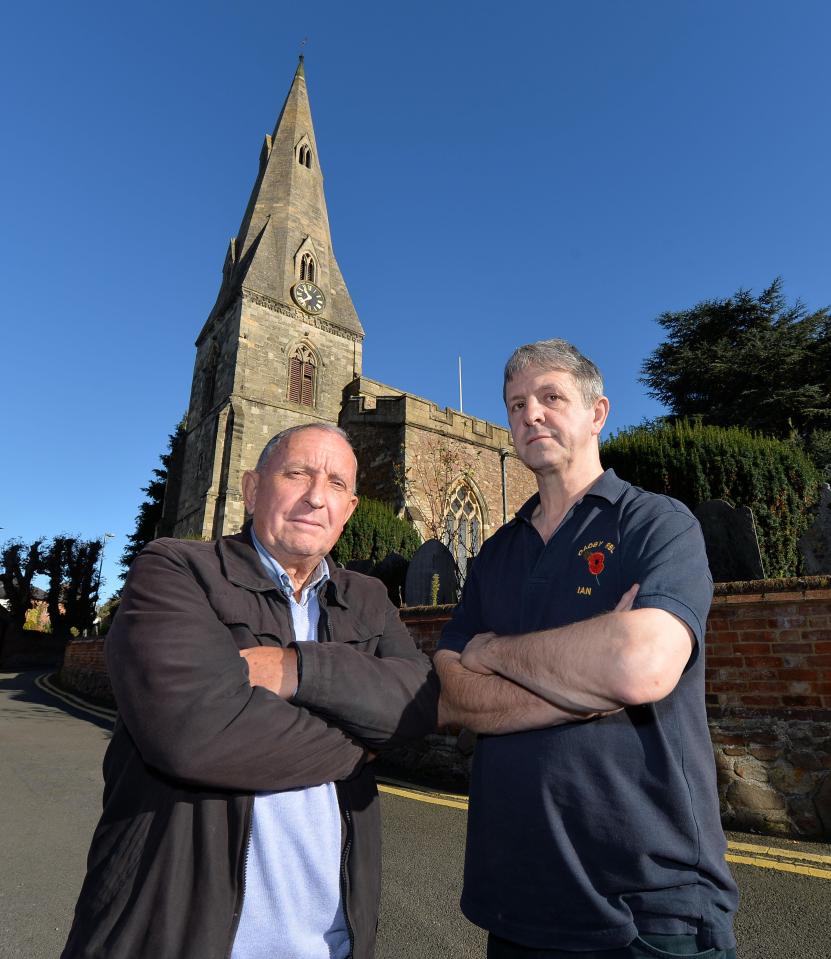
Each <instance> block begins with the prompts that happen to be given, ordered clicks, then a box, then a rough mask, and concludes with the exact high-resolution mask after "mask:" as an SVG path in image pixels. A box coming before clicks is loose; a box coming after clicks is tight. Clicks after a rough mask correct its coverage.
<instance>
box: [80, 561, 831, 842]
mask: <svg viewBox="0 0 831 959" xmlns="http://www.w3.org/2000/svg"><path fill="white" fill-rule="evenodd" d="M451 610H452V607H451V606H436V607H410V608H406V607H405V608H403V609H402V610H401V618H402V619H403V621H404V623H405V624H406V626H407V628H408V629H409V631H410V635H411V636H412V637H413V639H414V641H415V642H416V645H417V646H418V647H419V648H420V649H422V650H423V651H424V652H425V653H427V654H428V655H432V653H433V652H434V651H435V648H436V645H437V643H438V640H439V637H440V635H441V630H442V627H443V625H444V623H445V622H446V621H447V619H448V618H449V616H450V613H451ZM705 645H706V650H707V669H706V698H707V713H708V719H709V724H710V734H711V737H712V740H713V751H714V755H715V761H716V767H717V769H718V777H719V797H720V800H721V810H722V818H723V820H724V823H725V825H726V826H728V827H735V828H739V829H745V830H752V831H756V832H760V833H764V834H774V835H790V836H801V837H804V838H814V839H826V840H828V839H831V579H829V577H811V578H808V579H804V580H778V581H762V582H757V583H739V584H736V583H722V584H718V585H717V586H716V596H715V598H714V600H713V608H712V612H711V614H710V619H709V621H708V626H707V637H706V641H705ZM102 648H103V641H102V640H100V639H95V640H83V639H78V640H73V641H71V642H70V643H69V645H68V646H67V650H66V657H65V660H64V666H63V669H62V672H61V679H62V682H63V684H64V685H65V686H67V687H68V688H71V689H76V690H77V691H79V692H81V693H82V694H85V695H90V696H93V697H95V698H97V699H99V700H101V701H107V698H108V690H109V682H108V679H107V676H106V667H105V664H104V658H103V650H102ZM109 695H111V694H109ZM392 758H393V761H394V765H395V766H396V767H398V768H401V769H403V770H409V771H411V772H417V773H419V774H422V775H425V776H428V777H436V778H441V779H443V780H445V781H446V780H448V779H449V780H451V781H454V782H457V783H458V784H459V785H463V784H464V782H465V781H466V777H467V775H468V771H469V756H468V755H467V754H466V753H465V752H461V751H459V749H457V746H456V737H455V736H445V735H440V734H436V735H435V736H431V737H428V739H427V741H426V743H424V744H420V745H419V744H416V745H414V746H412V747H408V748H407V749H405V750H401V751H399V752H398V753H397V754H396V755H395V756H394V757H392Z"/></svg>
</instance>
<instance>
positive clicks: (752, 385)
mask: <svg viewBox="0 0 831 959" xmlns="http://www.w3.org/2000/svg"><path fill="white" fill-rule="evenodd" d="M658 322H659V323H660V324H661V326H662V327H663V328H664V329H665V330H666V331H667V333H668V339H667V341H666V342H664V343H662V344H661V345H660V346H659V347H658V348H657V349H656V350H655V351H654V352H653V353H652V354H651V356H650V357H649V358H648V359H647V360H646V361H645V362H644V364H643V368H642V373H643V376H642V377H641V382H643V383H644V384H646V386H647V387H648V392H649V393H650V395H651V396H654V397H656V398H657V399H659V400H660V401H661V402H662V403H664V404H665V405H666V406H667V407H668V408H669V409H670V410H671V412H672V414H673V415H674V416H678V417H683V416H687V417H698V418H700V419H701V421H702V422H703V423H706V424H713V425H716V426H740V427H744V428H747V429H751V430H756V431H759V432H761V433H765V434H768V435H771V436H777V437H779V438H780V439H787V438H789V437H790V436H791V435H792V434H793V433H794V432H796V433H797V434H798V435H799V436H800V437H801V438H802V439H807V438H808V437H810V435H811V434H812V433H813V432H814V431H816V430H821V429H823V428H828V427H831V312H829V308H828V307H825V308H823V309H820V310H816V311H814V312H810V313H809V312H808V311H807V310H806V309H805V307H804V306H803V305H802V303H800V302H799V301H797V302H796V303H794V304H793V305H790V306H789V305H788V304H787V303H786V302H785V297H784V296H783V294H782V280H781V278H777V279H775V280H774V281H773V283H771V285H770V286H769V287H768V288H767V289H766V290H764V291H763V292H762V293H760V294H759V296H758V297H754V296H753V295H752V294H751V292H750V291H749V290H739V291H738V292H737V293H736V294H735V295H734V296H732V297H729V298H728V299H725V300H707V301H704V302H701V303H698V304H696V305H695V306H693V307H692V308H691V309H688V310H682V311H680V312H677V313H664V314H662V315H661V316H659V317H658ZM818 465H821V466H822V465H825V464H818Z"/></svg>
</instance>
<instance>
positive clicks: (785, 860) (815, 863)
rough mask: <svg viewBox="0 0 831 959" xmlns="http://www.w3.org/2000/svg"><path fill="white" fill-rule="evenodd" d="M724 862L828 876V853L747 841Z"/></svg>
mask: <svg viewBox="0 0 831 959" xmlns="http://www.w3.org/2000/svg"><path fill="white" fill-rule="evenodd" d="M378 789H379V790H380V791H381V792H384V793H388V794H389V795H391V796H400V797H402V798H403V799H415V800H416V801H418V802H426V803H432V804H433V805H436V806H449V807H450V808H451V809H465V810H466V809H467V796H456V795H454V794H452V793H443V792H436V791H432V790H429V789H413V788H412V787H410V786H407V784H406V783H399V782H396V781H395V780H392V779H387V780H385V782H383V783H381V784H379V786H378ZM724 858H725V859H726V860H727V861H728V862H735V863H740V864H741V865H744V866H756V867H757V868H759V869H776V870H778V871H779V872H791V873H798V874H799V875H800V876H811V877H812V878H814V879H831V856H820V855H818V854H817V853H813V852H800V851H799V850H797V849H793V850H792V849H780V848H779V847H778V846H755V845H752V844H751V843H747V842H728V843H727V853H726V855H725V857H724Z"/></svg>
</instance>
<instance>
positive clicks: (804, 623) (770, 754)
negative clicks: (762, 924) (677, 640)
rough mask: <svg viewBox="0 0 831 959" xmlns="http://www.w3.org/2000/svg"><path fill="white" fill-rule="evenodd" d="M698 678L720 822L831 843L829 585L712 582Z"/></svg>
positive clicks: (819, 580)
mask: <svg viewBox="0 0 831 959" xmlns="http://www.w3.org/2000/svg"><path fill="white" fill-rule="evenodd" d="M737 587H738V588H740V587H745V589H746V590H748V591H743V592H736V591H735V590H736V588H737ZM749 590H753V592H749ZM706 676H707V679H706V696H707V712H708V717H709V722H710V733H711V736H712V739H713V748H714V752H715V758H716V766H717V768H718V776H719V796H720V799H721V807H722V816H723V819H724V821H725V823H727V824H728V825H730V826H734V827H736V828H740V829H751V830H757V831H759V832H762V833H767V834H782V835H798V836H806V837H813V838H824V839H829V838H831V581H829V578H828V577H810V578H807V579H805V580H801V581H800V580H772V581H762V582H760V583H746V584H732V583H726V584H719V585H717V586H716V596H715V598H714V601H713V607H712V610H711V613H710V618H709V620H708V630H707V674H706Z"/></svg>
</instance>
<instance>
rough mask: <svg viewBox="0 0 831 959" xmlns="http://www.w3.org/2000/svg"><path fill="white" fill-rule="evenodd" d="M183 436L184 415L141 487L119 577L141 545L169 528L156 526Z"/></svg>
mask: <svg viewBox="0 0 831 959" xmlns="http://www.w3.org/2000/svg"><path fill="white" fill-rule="evenodd" d="M184 437H185V419H184V417H183V418H182V420H181V421H180V422H179V424H178V425H177V427H176V429H175V431H174V432H173V433H171V434H170V436H168V438H167V449H166V450H165V452H164V453H162V455H161V456H160V457H159V460H160V466H159V467H158V468H157V469H154V470H153V478H152V479H151V480H150V482H149V483H148V484H147V486H143V487H142V489H141V491H142V493H144V494H145V495H146V499H145V500H144V502H142V503H141V505H140V506H139V511H138V515H137V516H136V528H135V529H134V530H133V532H132V533H131V534H130V535H129V536H128V537H127V545H126V546H125V547H124V552H123V553H122V554H121V565H122V566H123V567H124V572H123V573H122V574H121V577H122V579H123V578H124V577H125V576H126V575H127V570H128V569H129V568H130V564H131V563H132V562H133V560H134V559H135V558H136V556H138V554H139V553H140V552H141V551H142V550H143V549H144V547H145V546H146V545H147V544H148V543H149V542H150V541H151V540H154V539H155V538H156V537H157V536H166V535H168V534H169V533H170V532H172V531H171V530H168V529H160V526H161V524H162V519H163V514H164V497H165V490H166V487H167V481H168V476H169V475H171V474H172V472H173V471H174V468H175V461H176V460H177V458H178V456H179V454H180V452H181V450H182V448H183V441H184Z"/></svg>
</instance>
